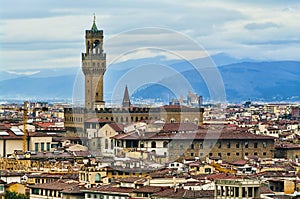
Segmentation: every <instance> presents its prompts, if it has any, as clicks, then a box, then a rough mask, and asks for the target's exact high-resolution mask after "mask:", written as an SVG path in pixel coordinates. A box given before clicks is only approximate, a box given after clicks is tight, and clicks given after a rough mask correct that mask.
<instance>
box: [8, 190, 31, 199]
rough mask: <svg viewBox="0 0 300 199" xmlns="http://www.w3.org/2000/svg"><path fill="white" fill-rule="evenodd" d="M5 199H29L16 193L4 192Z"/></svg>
mask: <svg viewBox="0 0 300 199" xmlns="http://www.w3.org/2000/svg"><path fill="white" fill-rule="evenodd" d="M5 199H29V196H28V195H24V194H20V193H16V192H11V191H6V192H5Z"/></svg>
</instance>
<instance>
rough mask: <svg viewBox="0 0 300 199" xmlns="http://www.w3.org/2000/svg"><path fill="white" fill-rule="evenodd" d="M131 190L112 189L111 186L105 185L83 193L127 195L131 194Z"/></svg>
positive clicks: (124, 188)
mask: <svg viewBox="0 0 300 199" xmlns="http://www.w3.org/2000/svg"><path fill="white" fill-rule="evenodd" d="M133 190H134V189H133V188H127V187H114V186H112V185H106V186H101V187H92V188H90V189H86V190H84V192H98V193H121V194H122V193H123V194H124V195H125V194H129V193H132V192H133Z"/></svg>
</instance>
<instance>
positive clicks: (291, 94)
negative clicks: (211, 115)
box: [133, 61, 300, 102]
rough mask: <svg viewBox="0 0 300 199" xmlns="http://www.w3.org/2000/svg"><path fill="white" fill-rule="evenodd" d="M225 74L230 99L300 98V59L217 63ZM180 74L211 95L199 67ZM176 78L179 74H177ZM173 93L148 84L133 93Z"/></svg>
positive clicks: (135, 94)
mask: <svg viewBox="0 0 300 199" xmlns="http://www.w3.org/2000/svg"><path fill="white" fill-rule="evenodd" d="M218 68H219V71H220V74H221V76H222V79H223V82H224V86H225V90H226V97H227V100H228V101H230V102H240V101H244V100H248V99H251V100H255V101H300V62H296V61H279V62H259V63H256V62H243V63H236V64H229V65H225V66H220V67H218ZM180 75H182V76H184V77H185V78H186V79H188V80H189V82H190V83H191V85H192V87H193V89H194V90H195V91H196V92H197V93H198V94H199V95H202V96H203V97H204V99H206V100H208V99H209V92H208V89H207V85H206V84H205V82H204V80H203V78H202V77H201V76H200V75H199V74H198V72H197V71H196V70H188V71H184V72H182V73H181V74H180ZM175 79H176V78H175ZM153 95H154V97H155V98H157V97H158V96H172V93H170V91H168V89H166V88H164V87H162V86H158V85H149V86H148V87H144V88H141V89H140V90H138V91H136V92H135V93H134V94H133V96H134V97H136V98H137V97H142V98H145V99H147V98H151V96H153Z"/></svg>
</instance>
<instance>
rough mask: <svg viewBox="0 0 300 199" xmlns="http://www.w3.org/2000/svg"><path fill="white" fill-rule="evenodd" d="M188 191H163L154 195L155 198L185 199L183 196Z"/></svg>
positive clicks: (169, 189)
mask: <svg viewBox="0 0 300 199" xmlns="http://www.w3.org/2000/svg"><path fill="white" fill-rule="evenodd" d="M185 191H186V190H184V189H176V190H175V189H171V188H168V189H165V190H163V191H160V192H157V193H154V194H153V196H158V197H161V198H163V197H168V198H183V197H182V196H183V195H184V193H185Z"/></svg>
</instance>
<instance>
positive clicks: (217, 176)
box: [206, 173, 242, 181]
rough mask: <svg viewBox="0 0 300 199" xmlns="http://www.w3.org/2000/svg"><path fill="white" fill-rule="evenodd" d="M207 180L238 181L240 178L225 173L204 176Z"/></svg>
mask: <svg viewBox="0 0 300 199" xmlns="http://www.w3.org/2000/svg"><path fill="white" fill-rule="evenodd" d="M206 178H207V179H209V180H212V181H215V180H221V179H240V178H242V176H236V175H233V174H225V173H216V174H209V175H207V176H206Z"/></svg>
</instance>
